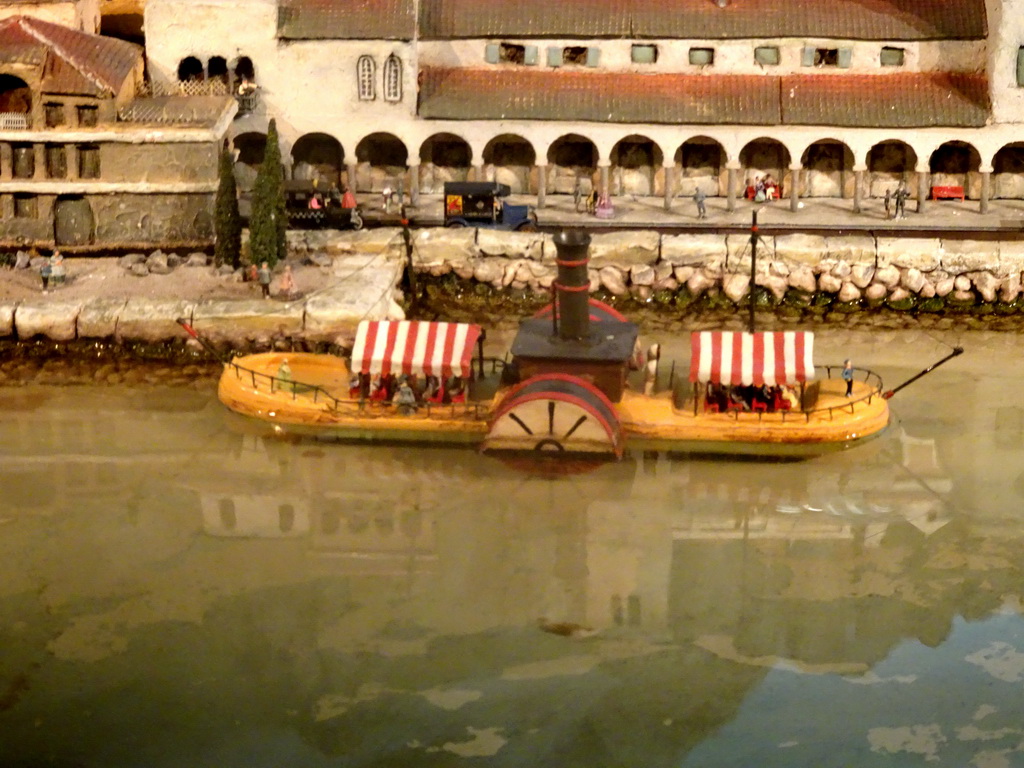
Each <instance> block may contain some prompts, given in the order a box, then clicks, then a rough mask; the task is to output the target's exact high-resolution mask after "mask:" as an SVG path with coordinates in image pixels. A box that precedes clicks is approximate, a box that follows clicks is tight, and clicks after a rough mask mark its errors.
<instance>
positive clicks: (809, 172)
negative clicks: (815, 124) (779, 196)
mask: <svg viewBox="0 0 1024 768" xmlns="http://www.w3.org/2000/svg"><path fill="white" fill-rule="evenodd" d="M800 165H801V166H802V167H803V171H804V172H803V174H802V175H801V182H802V183H801V185H800V197H853V186H854V178H855V177H854V173H853V152H852V151H851V150H850V148H849V147H848V146H846V144H844V143H843V142H841V141H836V140H835V139H822V140H821V141H816V142H814V143H813V144H811V145H810V146H809V147H807V149H806V150H804V154H803V156H802V157H801V158H800Z"/></svg>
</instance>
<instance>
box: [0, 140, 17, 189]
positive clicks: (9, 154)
mask: <svg viewBox="0 0 1024 768" xmlns="http://www.w3.org/2000/svg"><path fill="white" fill-rule="evenodd" d="M13 177H14V148H13V147H12V146H11V145H10V144H8V143H7V142H0V180H3V181H9V180H10V179H12V178H13Z"/></svg>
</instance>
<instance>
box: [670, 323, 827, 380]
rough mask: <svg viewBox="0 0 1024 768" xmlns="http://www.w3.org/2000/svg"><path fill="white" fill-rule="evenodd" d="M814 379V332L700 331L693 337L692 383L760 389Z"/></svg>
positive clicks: (691, 342) (691, 344)
mask: <svg viewBox="0 0 1024 768" xmlns="http://www.w3.org/2000/svg"><path fill="white" fill-rule="evenodd" d="M813 379H814V334H813V333H809V332H805V331H784V332H782V333H734V332H732V331H697V332H695V333H693V334H692V335H691V336H690V381H710V382H714V383H717V384H728V385H732V386H736V385H738V384H746V385H751V384H753V385H754V386H758V387H759V386H761V385H762V384H767V385H768V386H774V385H776V384H795V383H796V382H800V381H811V380H813Z"/></svg>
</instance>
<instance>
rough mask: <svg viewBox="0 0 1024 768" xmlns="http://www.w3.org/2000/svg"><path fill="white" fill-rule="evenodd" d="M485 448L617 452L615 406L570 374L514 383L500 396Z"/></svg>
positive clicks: (619, 449) (619, 433)
mask: <svg viewBox="0 0 1024 768" xmlns="http://www.w3.org/2000/svg"><path fill="white" fill-rule="evenodd" d="M484 449H485V450H488V449H489V450H494V449H499V450H532V451H557V452H561V451H569V452H580V453H613V454H615V456H617V457H618V456H621V455H622V431H621V429H620V427H619V419H618V417H617V416H616V415H615V408H614V406H613V405H612V404H611V402H610V401H609V400H608V398H607V397H605V395H604V393H602V392H601V391H600V390H599V389H597V388H596V387H594V385H592V384H590V383H588V382H586V381H584V380H583V379H581V378H579V377H576V376H569V375H566V374H561V373H548V374H541V375H538V376H533V377H531V378H529V379H527V380H526V381H523V382H520V383H519V384H517V385H516V386H515V387H514V388H513V389H512V390H511V391H510V392H509V393H508V394H507V395H506V396H505V397H504V399H503V400H502V401H501V405H499V406H498V409H497V410H496V411H495V414H494V418H493V419H492V421H491V426H490V430H489V431H488V433H487V438H486V439H485V441H484Z"/></svg>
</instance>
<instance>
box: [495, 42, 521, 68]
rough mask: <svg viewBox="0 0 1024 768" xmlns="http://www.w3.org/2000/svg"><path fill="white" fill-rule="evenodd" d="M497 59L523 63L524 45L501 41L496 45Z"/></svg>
mask: <svg viewBox="0 0 1024 768" xmlns="http://www.w3.org/2000/svg"><path fill="white" fill-rule="evenodd" d="M498 60H499V61H502V62H504V63H506V64H525V63H526V46H525V45H514V44H512V43H502V44H501V45H500V46H498Z"/></svg>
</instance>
